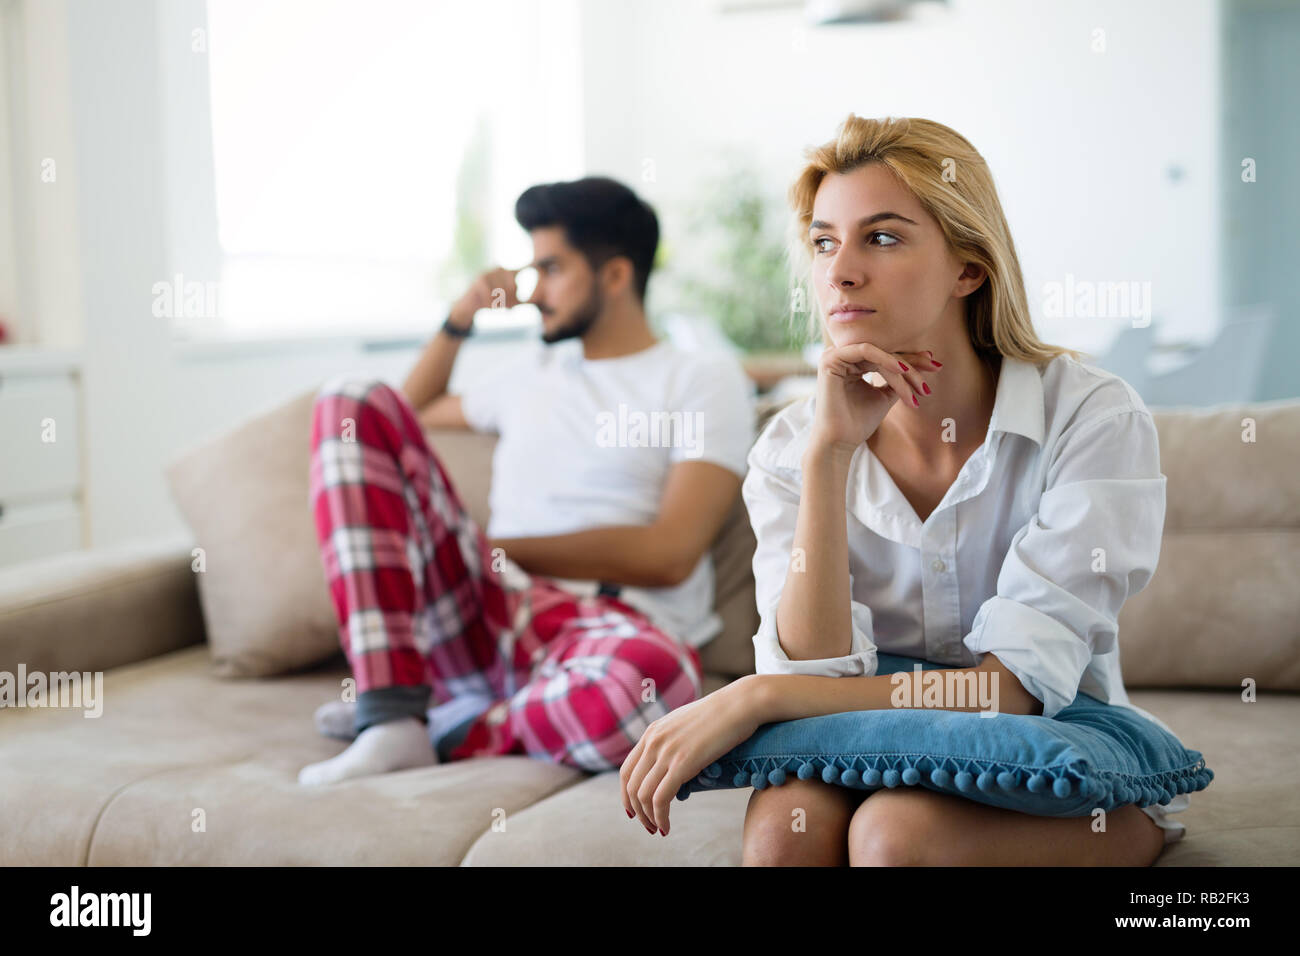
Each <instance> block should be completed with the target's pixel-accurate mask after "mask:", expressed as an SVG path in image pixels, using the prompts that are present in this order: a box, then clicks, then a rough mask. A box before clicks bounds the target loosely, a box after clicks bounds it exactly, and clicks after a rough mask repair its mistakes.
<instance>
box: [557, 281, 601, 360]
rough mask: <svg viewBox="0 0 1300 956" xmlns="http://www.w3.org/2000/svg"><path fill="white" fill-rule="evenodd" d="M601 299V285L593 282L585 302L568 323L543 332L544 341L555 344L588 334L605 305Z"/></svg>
mask: <svg viewBox="0 0 1300 956" xmlns="http://www.w3.org/2000/svg"><path fill="white" fill-rule="evenodd" d="M604 304H605V303H604V302H603V301H602V299H601V294H600V287H599V286H598V285H597V284H596V283H594V282H593V283H592V284H591V294H590V295H589V296H587V301H586V302H584V303H583V304H582V305H581V306H580V307H579V308H578V310H577V311H576V312H574V313H573V318H571V319H569V321H568V323H566V324H565V325H562V326H560V327H559V328H558V329H554V330H552V331H550V332H543V333H542V341H543V342H545V343H546V344H547V345H554V344H555V343H556V342H563V341H564V340H565V339H576V338H580V337H581V336H583V335H586V334H587V330H588V329H589V328H591V327H592V325H593V324H594V323H595V321H596V318H597V317H598V316H599V315H600V310H601V309H602V308H603V307H604Z"/></svg>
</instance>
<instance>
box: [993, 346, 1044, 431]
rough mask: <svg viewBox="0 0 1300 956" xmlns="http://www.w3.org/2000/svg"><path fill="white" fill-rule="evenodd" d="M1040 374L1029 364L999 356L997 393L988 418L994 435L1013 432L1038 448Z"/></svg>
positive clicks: (1042, 415) (1035, 367) (1041, 392)
mask: <svg viewBox="0 0 1300 956" xmlns="http://www.w3.org/2000/svg"><path fill="white" fill-rule="evenodd" d="M1045 417H1046V416H1045V413H1044V410H1043V375H1042V372H1040V371H1039V369H1038V366H1037V365H1035V364H1033V363H1032V362H1025V361H1022V360H1021V359H1017V358H1012V357H1010V356H1009V355H1004V356H1002V369H1001V370H1000V371H999V372H998V390H997V395H996V396H995V397H994V399H993V414H992V415H991V416H990V417H989V432H988V433H989V437H992V435H993V433H994V432H1015V433H1016V434H1017V435H1024V436H1025V437H1026V438H1028V439H1030V440H1031V441H1033V442H1035V443H1036V444H1039V445H1041V444H1042V443H1043V437H1044V426H1043V422H1044V419H1045Z"/></svg>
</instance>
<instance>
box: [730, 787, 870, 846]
mask: <svg viewBox="0 0 1300 956" xmlns="http://www.w3.org/2000/svg"><path fill="white" fill-rule="evenodd" d="M865 797H866V792H865V791H862V790H851V789H849V788H848V787H840V786H836V785H833V784H829V783H823V782H822V781H821V780H816V779H813V780H798V779H795V780H789V781H787V782H786V783H783V784H781V785H780V786H779V787H777V786H773V787H766V788H764V789H762V790H755V791H754V792H753V793H752V794H751V795H750V797H749V806H748V807H747V808H746V810H745V836H744V853H743V857H742V862H741V865H742V866H847V865H848V862H849V855H848V841H847V836H848V832H849V821H850V819H852V817H853V811H854V810H855V809H856V808H857V806H858V804H859V803H861V802H862V800H863V799H864V798H865Z"/></svg>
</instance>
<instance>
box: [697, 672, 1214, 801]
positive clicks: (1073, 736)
mask: <svg viewBox="0 0 1300 956" xmlns="http://www.w3.org/2000/svg"><path fill="white" fill-rule="evenodd" d="M878 659H879V661H878V669H877V673H895V672H897V671H900V670H910V669H911V668H912V667H913V665H916V664H919V665H921V667H922V668H923V669H932V668H937V667H942V666H943V665H939V664H934V663H932V662H930V661H918V660H915V659H913V658H906V657H900V656H898V655H890V654H880V655H878ZM813 778H819V779H821V780H822V781H823V782H825V783H829V784H834V785H837V786H842V787H851V788H854V789H859V790H875V789H879V788H881V787H889V788H895V787H899V786H908V787H913V786H921V787H924V788H926V789H928V790H934V791H937V792H940V793H951V794H955V795H957V796H962V797H966V798H968V799H971V800H975V801H977V802H979V803H984V804H988V805H991V806H998V807H1005V808H1007V809H1013V810H1019V811H1021V812H1023V813H1030V814H1036V815H1039V816H1063V817H1071V816H1086V815H1087V814H1089V813H1091V812H1092V811H1093V810H1094V809H1096V808H1101V809H1103V810H1106V811H1107V812H1109V811H1111V810H1114V809H1117V808H1119V807H1122V806H1126V805H1128V804H1137V805H1138V806H1139V807H1147V806H1150V805H1152V804H1154V803H1160V804H1167V803H1169V802H1170V801H1171V800H1173V799H1174V798H1175V797H1176V796H1178V795H1179V794H1183V793H1195V792H1197V791H1200V790H1204V789H1205V788H1206V787H1207V786H1209V784H1210V781H1211V780H1213V779H1214V771H1212V770H1210V768H1209V767H1207V766H1206V765H1205V758H1204V757H1203V756H1202V755H1201V754H1200V753H1199V752H1198V751H1195V750H1188V749H1187V748H1185V747H1184V746H1183V745H1182V743H1181V742H1180V741H1179V740H1178V738H1176V737H1175V736H1174V735H1173V734H1171V733H1169V732H1168V731H1166V730H1165V729H1164V728H1162V727H1160V726H1159V725H1157V724H1156V723H1154V722H1153V721H1151V720H1149V719H1147V718H1146V717H1145V716H1143V715H1142V714H1139V713H1138V712H1137V711H1135V710H1133V709H1132V708H1129V707H1124V706H1121V705H1111V704H1107V703H1105V702H1103V701H1100V700H1098V699H1096V698H1095V697H1092V696H1090V695H1088V694H1085V693H1082V692H1080V693H1078V694H1077V695H1076V696H1075V699H1074V701H1073V702H1072V703H1071V704H1070V705H1069V706H1068V707H1065V708H1063V709H1062V710H1061V711H1060V712H1059V713H1058V714H1057V715H1056V716H1055V717H1052V718H1044V717H1037V716H1030V715H1023V714H998V715H997V716H996V717H987V716H983V717H982V716H980V715H979V714H978V713H974V712H968V711H951V710H939V709H928V710H927V709H922V708H898V709H889V710H862V711H851V712H848V713H840V714H826V715H823V716H819V717H805V718H802V719H799V720H788V721H780V722H776V723H769V724H764V725H763V726H761V727H759V729H758V730H757V731H756V732H755V733H754V734H753V736H751V737H750V738H749V739H748V740H746V741H744V742H743V743H741V744H739V745H737V746H736V747H734V748H732V750H731V751H729V752H728V753H727V754H725V755H723V756H722V757H721V758H719V759H718V760H716V761H714V762H713V763H711V764H710V765H709V766H707V767H705V768H704V769H703V770H702V771H701V772H700V773H698V774H697V775H696V776H695V777H693V778H692V779H691V780H689V781H687V782H686V783H685V784H683V785H682V786H681V787H679V788H678V791H677V799H678V800H685V799H686V798H687V797H689V796H690V795H691V794H692V793H694V792H696V791H699V790H717V789H729V788H739V787H754V788H755V789H757V790H762V789H764V788H766V787H769V786H781V785H782V784H784V783H786V782H787V781H789V780H791V779H799V780H810V779H813Z"/></svg>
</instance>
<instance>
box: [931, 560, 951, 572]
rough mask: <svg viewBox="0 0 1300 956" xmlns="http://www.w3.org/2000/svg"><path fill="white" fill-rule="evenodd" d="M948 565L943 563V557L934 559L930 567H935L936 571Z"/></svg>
mask: <svg viewBox="0 0 1300 956" xmlns="http://www.w3.org/2000/svg"><path fill="white" fill-rule="evenodd" d="M947 566H948V565H946V564H944V563H943V559H942V558H935V559H934V560H933V561H931V562H930V567H932V568H934V570H936V571H942V570H943V569H944V568H946V567H947Z"/></svg>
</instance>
